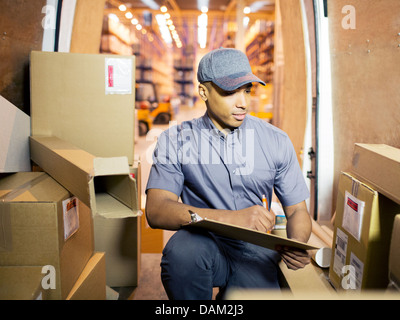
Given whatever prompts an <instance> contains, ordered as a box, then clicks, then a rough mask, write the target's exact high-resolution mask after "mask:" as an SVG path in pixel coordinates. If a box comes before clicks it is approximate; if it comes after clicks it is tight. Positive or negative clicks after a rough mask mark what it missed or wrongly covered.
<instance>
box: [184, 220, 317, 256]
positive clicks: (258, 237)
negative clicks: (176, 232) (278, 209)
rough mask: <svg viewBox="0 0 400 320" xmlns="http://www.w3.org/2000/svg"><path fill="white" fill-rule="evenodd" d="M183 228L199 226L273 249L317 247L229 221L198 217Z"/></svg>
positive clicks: (311, 248)
mask: <svg viewBox="0 0 400 320" xmlns="http://www.w3.org/2000/svg"><path fill="white" fill-rule="evenodd" d="M182 227H183V228H201V229H206V230H208V231H211V232H214V233H215V234H218V235H221V236H224V237H227V238H232V239H236V240H243V241H246V242H249V243H252V244H256V245H259V246H261V247H264V248H268V249H272V250H275V248H276V246H282V247H283V246H288V247H292V248H298V249H303V250H313V249H318V248H317V247H314V246H312V245H309V244H307V243H304V242H300V241H296V240H291V239H288V238H284V237H281V236H277V235H274V234H267V233H265V232H261V231H257V230H252V229H248V228H244V227H238V226H234V225H232V224H229V223H224V222H220V221H215V220H210V219H201V220H200V219H198V220H195V221H192V222H190V223H188V224H185V225H182Z"/></svg>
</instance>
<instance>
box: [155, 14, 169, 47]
mask: <svg viewBox="0 0 400 320" xmlns="http://www.w3.org/2000/svg"><path fill="white" fill-rule="evenodd" d="M156 20H157V24H158V27H159V28H160V32H161V37H162V38H163V39H164V41H165V42H166V43H168V44H169V43H171V42H172V38H171V34H170V32H169V29H168V27H167V24H166V21H165V17H164V15H163V14H157V15H156Z"/></svg>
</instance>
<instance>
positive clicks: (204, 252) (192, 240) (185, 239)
mask: <svg viewBox="0 0 400 320" xmlns="http://www.w3.org/2000/svg"><path fill="white" fill-rule="evenodd" d="M215 249H216V245H215V243H214V240H213V239H212V238H211V237H210V236H209V235H208V234H207V233H197V232H191V231H187V230H179V231H177V232H176V233H175V234H174V235H173V236H172V237H171V239H170V240H169V241H168V243H167V245H166V246H165V248H164V250H163V258H162V263H161V265H162V266H163V267H168V266H171V267H172V266H173V271H174V272H176V273H178V274H180V275H181V276H183V275H185V274H186V273H190V272H192V271H193V268H202V269H205V270H207V269H209V268H210V267H211V264H212V260H213V255H214V254H215V253H216V250H215Z"/></svg>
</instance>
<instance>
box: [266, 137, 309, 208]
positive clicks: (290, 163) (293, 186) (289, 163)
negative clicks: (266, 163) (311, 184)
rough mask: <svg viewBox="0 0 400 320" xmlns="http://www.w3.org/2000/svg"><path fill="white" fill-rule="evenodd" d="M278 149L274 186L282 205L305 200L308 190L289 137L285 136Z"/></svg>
mask: <svg viewBox="0 0 400 320" xmlns="http://www.w3.org/2000/svg"><path fill="white" fill-rule="evenodd" d="M280 150H281V151H282V152H280V153H279V154H280V159H279V160H278V162H279V163H278V170H277V173H276V176H275V181H274V184H275V186H274V188H275V193H276V195H277V197H278V198H279V200H280V202H281V203H282V205H283V206H291V205H295V204H297V203H300V202H302V201H304V200H306V199H307V198H308V197H309V196H310V192H309V190H308V187H307V185H306V182H305V179H304V176H303V173H302V171H301V169H300V165H299V162H298V160H297V156H296V152H295V150H294V147H293V144H292V142H291V141H290V139H289V137H287V136H286V140H285V141H284V143H283V145H282V146H280Z"/></svg>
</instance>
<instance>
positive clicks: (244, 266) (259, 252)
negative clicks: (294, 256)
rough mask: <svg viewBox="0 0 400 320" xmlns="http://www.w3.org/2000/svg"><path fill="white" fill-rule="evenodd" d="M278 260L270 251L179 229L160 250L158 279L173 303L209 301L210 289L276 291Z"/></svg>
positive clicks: (240, 242)
mask: <svg viewBox="0 0 400 320" xmlns="http://www.w3.org/2000/svg"><path fill="white" fill-rule="evenodd" d="M279 260H280V256H279V254H278V253H277V252H276V251H274V250H270V249H266V248H263V247H260V246H256V245H253V244H250V243H247V242H243V241H237V240H232V239H227V238H224V237H219V236H216V235H215V234H213V233H209V232H203V231H199V232H198V231H192V230H191V231H188V230H185V229H181V230H179V231H177V232H176V233H175V234H174V235H173V236H172V237H171V239H170V240H169V242H168V243H167V245H166V246H165V248H164V251H163V257H162V260H161V279H162V282H163V285H164V288H165V291H166V292H167V295H168V297H169V299H177V300H184V299H189V300H196V299H201V300H210V299H211V298H212V293H213V292H212V290H213V287H220V290H222V291H226V290H227V289H229V288H235V287H236V288H269V289H279V283H278V271H277V270H278V262H279Z"/></svg>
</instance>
